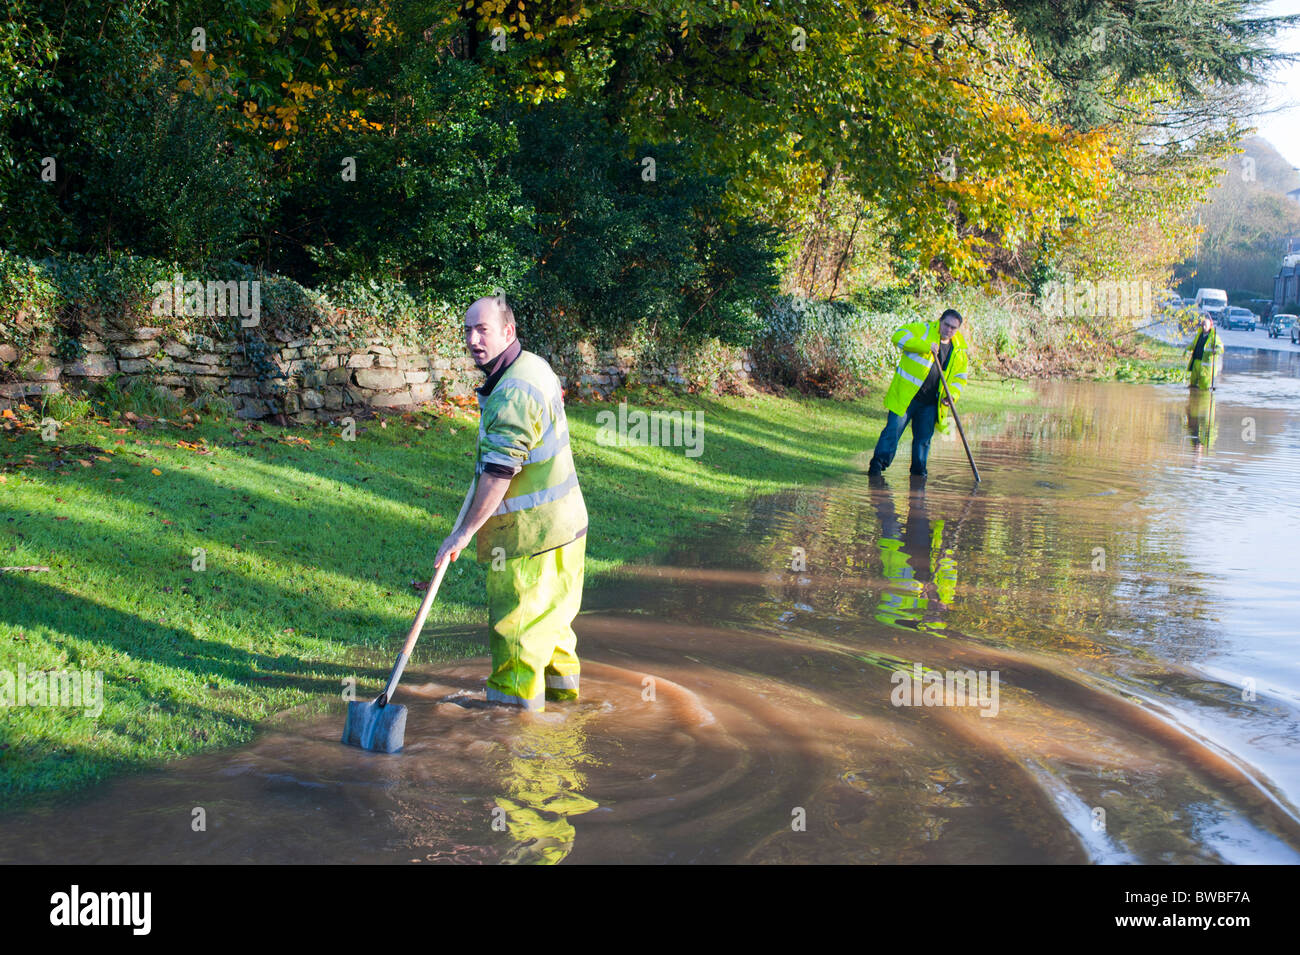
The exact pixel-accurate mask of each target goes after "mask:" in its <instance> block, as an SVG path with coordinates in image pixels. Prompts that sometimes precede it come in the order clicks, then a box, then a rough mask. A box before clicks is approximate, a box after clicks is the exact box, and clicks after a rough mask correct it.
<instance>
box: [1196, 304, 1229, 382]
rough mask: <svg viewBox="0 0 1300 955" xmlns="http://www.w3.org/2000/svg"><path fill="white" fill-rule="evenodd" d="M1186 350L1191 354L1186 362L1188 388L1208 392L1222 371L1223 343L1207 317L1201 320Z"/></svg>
mask: <svg viewBox="0 0 1300 955" xmlns="http://www.w3.org/2000/svg"><path fill="white" fill-rule="evenodd" d="M1187 350H1188V351H1190V352H1191V353H1192V356H1191V358H1189V359H1188V361H1187V371H1188V372H1189V380H1188V385H1189V387H1192V388H1200V389H1203V390H1208V389H1209V388H1210V387H1211V386H1212V385H1214V384H1215V383H1216V382H1217V380H1218V377H1219V372H1221V371H1222V370H1223V342H1221V341H1219V330H1218V329H1217V328H1215V327H1214V319H1213V318H1211V317H1210V316H1209V315H1205V316H1203V317H1202V318H1201V327H1200V328H1199V329H1198V330H1197V334H1196V337H1195V338H1194V339H1192V343H1191V344H1190V345H1188V346H1187Z"/></svg>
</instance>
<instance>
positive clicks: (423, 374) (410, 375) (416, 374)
mask: <svg viewBox="0 0 1300 955" xmlns="http://www.w3.org/2000/svg"><path fill="white" fill-rule="evenodd" d="M402 375H403V376H404V377H405V378H406V383H407V384H409V385H414V384H419V383H421V382H425V381H428V380H429V373H428V372H427V371H404V372H402Z"/></svg>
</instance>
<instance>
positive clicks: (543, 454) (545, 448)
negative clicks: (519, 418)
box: [524, 428, 569, 464]
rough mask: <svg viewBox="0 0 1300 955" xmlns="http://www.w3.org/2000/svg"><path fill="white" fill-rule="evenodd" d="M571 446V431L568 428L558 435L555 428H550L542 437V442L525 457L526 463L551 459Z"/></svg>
mask: <svg viewBox="0 0 1300 955" xmlns="http://www.w3.org/2000/svg"><path fill="white" fill-rule="evenodd" d="M568 446H569V431H568V429H567V428H566V429H565V430H564V432H563V433H562V434H559V435H556V433H555V429H554V428H552V429H549V430H548V431H547V432H546V434H545V435H544V436H543V437H542V443H541V444H539V445H538V446H537V447H535V448H533V450H532V451H531V452H530V453H529V455H528V457H526V458H524V464H536V463H537V462H538V461H549V460H551V458H553V457H555V456H556V455H557V454H559V453H560V452H561V451H563V450H564V449H565V448H567V447H568Z"/></svg>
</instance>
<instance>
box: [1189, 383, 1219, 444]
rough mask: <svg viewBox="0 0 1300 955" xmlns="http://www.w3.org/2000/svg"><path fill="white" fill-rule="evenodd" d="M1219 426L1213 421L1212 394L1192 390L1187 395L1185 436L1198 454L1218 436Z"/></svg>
mask: <svg viewBox="0 0 1300 955" xmlns="http://www.w3.org/2000/svg"><path fill="white" fill-rule="evenodd" d="M1218 434H1219V428H1218V425H1216V424H1215V422H1214V395H1213V394H1211V393H1210V392H1208V391H1192V392H1190V393H1189V394H1188V396H1187V436H1188V437H1189V438H1191V439H1192V447H1193V448H1194V449H1195V451H1196V453H1197V454H1198V455H1199V454H1200V453H1201V452H1203V451H1205V450H1208V449H1209V448H1210V447H1211V446H1213V444H1214V439H1215V438H1216V437H1218Z"/></svg>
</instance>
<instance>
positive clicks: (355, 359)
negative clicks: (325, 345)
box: [348, 355, 375, 368]
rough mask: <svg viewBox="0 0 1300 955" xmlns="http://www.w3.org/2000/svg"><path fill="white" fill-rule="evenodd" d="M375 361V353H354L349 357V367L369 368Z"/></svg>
mask: <svg viewBox="0 0 1300 955" xmlns="http://www.w3.org/2000/svg"><path fill="white" fill-rule="evenodd" d="M374 363H375V356H374V355H353V356H352V357H351V358H349V359H348V367H349V368H369V367H371V366H372V365H374Z"/></svg>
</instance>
